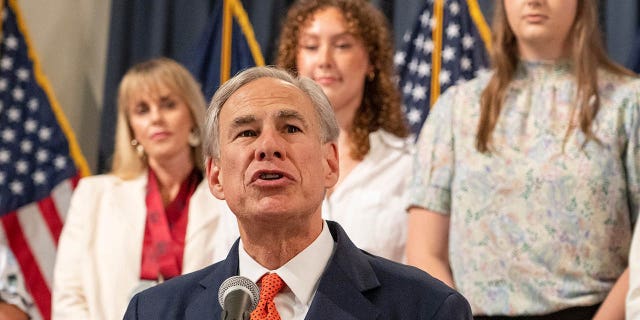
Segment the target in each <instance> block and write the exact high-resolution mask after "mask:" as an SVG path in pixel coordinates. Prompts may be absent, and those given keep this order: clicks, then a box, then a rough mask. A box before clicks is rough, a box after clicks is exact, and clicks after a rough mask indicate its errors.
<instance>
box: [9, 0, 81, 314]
mask: <svg viewBox="0 0 640 320" xmlns="http://www.w3.org/2000/svg"><path fill="white" fill-rule="evenodd" d="M0 3H1V2H0ZM88 173H89V170H88V167H87V164H86V161H85V160H84V157H83V156H82V154H81V152H80V149H79V148H78V145H77V143H76V142H75V137H74V135H73V133H72V131H71V129H70V127H69V125H68V123H67V121H66V119H65V118H64V115H63V114H62V111H61V109H60V107H59V106H58V104H57V103H56V100H55V97H54V96H53V92H52V90H51V89H50V86H49V84H48V82H47V80H46V78H45V77H44V76H43V73H42V70H41V68H40V65H39V63H38V60H37V57H36V55H35V52H34V50H33V48H31V47H30V41H29V37H28V34H27V32H26V29H25V24H24V21H23V20H22V18H21V15H20V12H19V10H18V7H17V2H16V0H9V1H7V3H6V4H5V6H4V7H3V8H2V42H1V43H0V221H1V222H2V225H1V228H0V243H1V244H3V245H6V246H8V247H9V248H10V249H11V251H12V252H13V253H14V255H15V257H16V260H17V261H18V264H19V266H20V271H21V276H22V277H23V278H24V280H25V284H26V287H27V290H28V291H29V292H30V293H31V295H32V298H33V300H34V303H35V306H36V308H35V309H36V310H32V311H33V313H34V314H32V319H49V318H50V314H51V285H52V280H53V279H52V278H53V264H54V262H55V255H56V247H57V243H58V237H59V236H60V232H61V230H62V225H63V223H64V220H65V215H66V213H67V209H68V205H69V201H70V198H71V193H72V191H73V189H74V188H75V186H76V184H77V181H78V179H79V177H80V175H86V174H88Z"/></svg>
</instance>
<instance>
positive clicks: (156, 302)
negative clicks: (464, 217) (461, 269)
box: [124, 221, 472, 320]
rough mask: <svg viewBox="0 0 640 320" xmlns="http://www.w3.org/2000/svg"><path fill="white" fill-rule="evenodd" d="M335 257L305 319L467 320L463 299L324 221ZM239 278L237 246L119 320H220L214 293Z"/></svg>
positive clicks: (151, 294)
mask: <svg viewBox="0 0 640 320" xmlns="http://www.w3.org/2000/svg"><path fill="white" fill-rule="evenodd" d="M327 223H328V225H329V230H330V231H331V235H332V236H333V239H334V240H335V242H336V246H335V251H334V253H333V256H332V257H331V259H330V260H329V263H328V265H327V267H326V269H325V271H324V273H323V275H322V277H321V278H320V282H319V284H318V289H317V291H316V294H315V296H314V298H313V301H312V302H311V306H310V308H309V312H308V313H307V316H306V319H309V320H311V319H323V320H324V319H341V320H342V319H362V320H365V319H366V320H371V319H385V320H386V319H402V320H406V319H472V316H471V309H470V307H469V304H468V303H467V301H466V300H465V298H464V297H462V295H460V294H459V293H457V292H456V291H455V290H453V289H451V288H449V287H448V286H447V285H445V284H444V283H442V282H440V281H438V280H436V279H434V278H432V277H431V276H429V275H428V274H427V273H425V272H423V271H420V270H418V269H417V268H414V267H410V266H406V265H403V264H399V263H395V262H392V261H389V260H386V259H383V258H380V257H377V256H373V255H371V254H368V253H366V252H364V251H361V250H360V249H358V248H357V247H356V246H355V245H354V244H353V243H352V242H351V240H349V238H348V237H347V234H346V233H345V231H344V230H343V229H342V227H340V225H338V224H337V223H335V222H331V221H327ZM235 275H238V242H237V241H236V243H235V244H234V246H233V247H232V249H231V251H230V252H229V255H228V256H227V258H226V259H225V260H223V261H221V262H218V263H216V264H214V265H211V266H209V267H207V268H204V269H202V270H199V271H196V272H193V273H190V274H186V275H183V276H180V277H177V278H174V279H171V280H169V281H167V282H164V283H162V284H160V285H158V286H156V287H153V288H150V289H147V290H145V291H143V292H141V293H139V294H137V295H135V296H134V297H133V299H132V300H131V302H130V303H129V307H128V308H127V312H126V314H125V316H124V319H145V320H146V319H189V320H195V319H220V315H221V312H222V308H221V306H220V304H219V303H218V289H219V287H220V284H222V282H223V281H224V280H225V279H227V278H229V277H231V276H235Z"/></svg>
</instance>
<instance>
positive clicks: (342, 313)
mask: <svg viewBox="0 0 640 320" xmlns="http://www.w3.org/2000/svg"><path fill="white" fill-rule="evenodd" d="M327 223H328V224H329V229H330V231H331V234H332V236H333V238H334V240H335V241H336V250H335V252H334V254H333V257H332V258H331V260H330V261H329V264H328V265H327V268H326V270H325V271H324V274H323V275H322V277H321V278H320V283H319V284H318V290H317V291H316V294H315V296H314V298H313V301H312V303H311V307H310V308H309V312H308V313H307V316H306V319H308V320H313V319H376V318H377V317H378V315H379V312H378V310H377V309H376V307H375V306H374V305H373V304H372V303H371V302H370V301H369V300H368V299H367V297H366V296H365V295H364V292H365V291H367V290H371V289H375V288H377V287H379V286H380V283H379V281H378V278H377V277H376V275H375V273H374V271H373V269H372V268H371V265H370V264H369V262H368V261H367V259H366V257H365V255H364V254H363V253H362V252H361V251H360V250H359V249H358V248H357V247H356V246H355V245H354V244H353V243H352V242H351V240H349V238H348V237H347V235H346V233H345V232H344V230H342V228H341V227H340V226H339V225H338V224H336V223H334V222H331V221H327Z"/></svg>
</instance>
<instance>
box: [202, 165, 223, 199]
mask: <svg viewBox="0 0 640 320" xmlns="http://www.w3.org/2000/svg"><path fill="white" fill-rule="evenodd" d="M217 162H219V160H214V159H213V158H211V157H208V158H207V162H206V168H205V170H206V172H207V177H206V179H207V182H208V183H209V190H210V191H211V194H213V196H214V197H216V198H218V199H220V200H224V190H223V188H222V177H220V167H218V165H217Z"/></svg>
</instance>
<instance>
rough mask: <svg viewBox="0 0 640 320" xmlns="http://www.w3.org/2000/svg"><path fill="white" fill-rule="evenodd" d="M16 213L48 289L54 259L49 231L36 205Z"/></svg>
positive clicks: (54, 252)
mask: <svg viewBox="0 0 640 320" xmlns="http://www.w3.org/2000/svg"><path fill="white" fill-rule="evenodd" d="M17 212H18V214H17V216H16V218H17V219H18V222H19V227H20V228H21V229H22V231H21V232H22V234H23V235H24V237H25V238H26V241H27V243H28V245H29V248H30V250H31V254H33V257H34V259H35V261H36V262H37V263H38V266H39V268H40V272H41V274H42V277H43V278H44V280H45V282H46V284H48V285H49V287H50V286H51V284H52V283H53V266H54V263H55V259H56V245H55V241H54V239H53V237H52V234H51V230H49V226H48V225H47V223H46V221H45V219H44V217H43V216H42V212H41V211H40V208H39V207H38V205H37V204H36V203H33V204H29V205H26V206H24V207H22V208H20V209H18V211H17ZM25 273H27V274H29V272H25ZM32 293H33V292H32Z"/></svg>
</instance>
